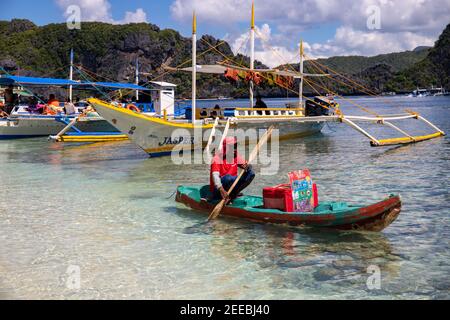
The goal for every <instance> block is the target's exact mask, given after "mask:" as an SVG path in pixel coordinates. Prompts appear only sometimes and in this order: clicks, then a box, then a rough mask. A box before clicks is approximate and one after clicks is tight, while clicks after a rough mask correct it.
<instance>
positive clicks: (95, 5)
mask: <svg viewBox="0 0 450 320" xmlns="http://www.w3.org/2000/svg"><path fill="white" fill-rule="evenodd" d="M55 1H56V3H57V5H58V6H59V7H60V8H61V9H63V10H64V15H65V16H67V13H66V12H65V11H66V8H67V7H68V6H70V5H77V6H79V7H80V9H81V20H82V21H100V22H108V23H114V24H126V23H138V22H147V14H146V13H145V11H144V10H143V9H142V8H138V9H137V10H136V11H135V12H132V11H127V12H125V16H124V18H123V19H122V20H114V19H113V17H112V12H111V4H110V3H109V1H108V0H55Z"/></svg>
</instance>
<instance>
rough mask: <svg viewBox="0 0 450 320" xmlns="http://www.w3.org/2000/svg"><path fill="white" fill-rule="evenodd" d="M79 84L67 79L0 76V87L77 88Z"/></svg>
mask: <svg viewBox="0 0 450 320" xmlns="http://www.w3.org/2000/svg"><path fill="white" fill-rule="evenodd" d="M79 84H80V83H79V82H76V81H72V80H67V79H55V78H35V77H22V76H0V85H5V86H7V85H19V86H23V85H28V86H29V85H33V86H70V85H73V86H77V85H79Z"/></svg>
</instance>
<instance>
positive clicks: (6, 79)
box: [0, 76, 150, 91]
mask: <svg viewBox="0 0 450 320" xmlns="http://www.w3.org/2000/svg"><path fill="white" fill-rule="evenodd" d="M0 85H3V86H7V85H16V86H41V87H42V86H58V87H68V86H73V87H77V88H79V89H92V88H94V87H103V88H113V89H130V90H140V91H147V90H150V89H149V88H146V87H142V86H139V85H136V84H133V83H121V82H83V81H73V80H68V79H56V78H37V77H22V76H0Z"/></svg>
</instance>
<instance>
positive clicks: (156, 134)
mask: <svg viewBox="0 0 450 320" xmlns="http://www.w3.org/2000/svg"><path fill="white" fill-rule="evenodd" d="M89 102H90V103H91V104H92V106H93V107H94V108H95V109H96V111H97V112H98V113H99V114H100V115H101V116H102V118H104V119H105V120H107V121H108V122H110V123H111V124H112V125H114V126H115V127H116V128H117V129H119V130H120V131H121V132H122V133H124V134H127V135H128V137H129V139H130V140H131V141H133V142H134V143H135V144H137V145H138V146H139V147H141V148H142V149H143V150H144V151H145V152H147V153H148V154H149V155H150V156H153V157H156V156H163V155H169V154H170V153H171V151H172V150H173V148H174V147H175V146H177V145H180V144H182V145H191V146H192V147H201V146H204V144H205V141H206V140H207V137H206V138H205V137H204V135H203V130H208V129H210V128H212V125H211V124H210V125H196V126H193V125H192V124H191V123H189V122H188V121H186V122H184V123H183V122H174V121H166V120H164V119H161V118H157V117H151V116H147V115H143V114H139V113H135V112H133V111H130V110H127V109H124V108H118V107H115V106H112V105H109V104H107V103H105V102H103V101H101V100H98V99H90V100H89ZM297 119H298V118H297ZM270 125H274V126H275V128H276V129H279V138H280V139H291V138H297V137H301V136H306V135H311V134H315V133H318V132H320V131H321V130H322V128H323V126H324V122H323V121H314V119H309V121H306V122H304V121H301V120H295V119H287V118H285V119H283V118H280V119H270V120H265V119H263V118H262V117H261V118H260V119H254V120H242V121H240V120H237V122H236V129H243V130H246V129H249V128H253V129H257V130H258V129H266V128H268V127H269V126H270ZM196 129H201V130H200V131H201V134H200V135H198V134H197V135H198V137H197V135H196V133H195V130H196ZM200 139H201V141H199V140H200Z"/></svg>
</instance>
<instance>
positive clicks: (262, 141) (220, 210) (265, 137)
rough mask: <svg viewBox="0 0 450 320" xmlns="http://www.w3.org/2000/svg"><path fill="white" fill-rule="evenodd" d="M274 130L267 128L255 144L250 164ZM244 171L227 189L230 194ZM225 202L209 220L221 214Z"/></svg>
mask: <svg viewBox="0 0 450 320" xmlns="http://www.w3.org/2000/svg"><path fill="white" fill-rule="evenodd" d="M272 130H273V126H270V127H269V129H267V131H266V132H265V133H264V135H263V136H262V137H261V139H259V142H258V144H257V145H256V146H255V148H254V149H253V151H252V153H251V154H250V156H249V158H248V162H247V163H248V164H250V163H251V162H252V161H253V160H255V158H256V156H257V155H258V152H259V150H260V149H261V147H262V146H263V145H264V144H265V143H266V142H267V140H268V139H269V137H270V136H271V135H272ZM244 172H245V170H242V171H241V173H240V174H239V176H238V177H237V178H236V180H234V182H233V184H232V185H231V187H230V189H229V190H228V191H227V192H228V194H230V193H231V192H232V191H233V189H234V188H235V187H236V185H237V183H238V182H239V180H241V178H242V176H243V175H244ZM225 202H226V200H225V199H222V200H221V201H220V202H219V203H218V204H217V205H216V206H215V208H214V209H213V211H211V213H210V215H209V217H208V221H210V220H213V219H216V218H217V217H218V216H219V214H220V212H222V209H223V207H224V206H225Z"/></svg>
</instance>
